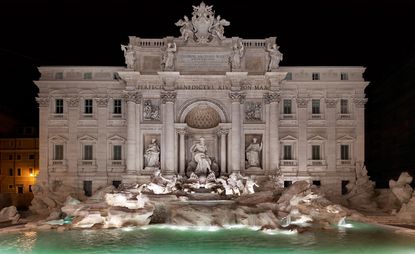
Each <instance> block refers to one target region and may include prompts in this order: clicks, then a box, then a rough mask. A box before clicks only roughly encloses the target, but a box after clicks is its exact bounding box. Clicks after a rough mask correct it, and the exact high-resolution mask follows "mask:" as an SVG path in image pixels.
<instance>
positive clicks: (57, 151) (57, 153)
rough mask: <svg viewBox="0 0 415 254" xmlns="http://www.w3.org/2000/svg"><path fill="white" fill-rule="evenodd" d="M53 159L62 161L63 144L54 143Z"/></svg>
mask: <svg viewBox="0 0 415 254" xmlns="http://www.w3.org/2000/svg"><path fill="white" fill-rule="evenodd" d="M53 160H56V161H62V160H63V145H62V144H54V146H53Z"/></svg>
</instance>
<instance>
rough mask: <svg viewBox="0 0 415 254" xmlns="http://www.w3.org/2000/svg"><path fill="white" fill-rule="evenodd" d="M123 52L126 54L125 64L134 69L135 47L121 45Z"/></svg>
mask: <svg viewBox="0 0 415 254" xmlns="http://www.w3.org/2000/svg"><path fill="white" fill-rule="evenodd" d="M121 50H122V51H123V52H124V57H125V64H126V65H127V68H128V69H134V63H135V55H134V49H133V46H132V45H131V44H129V45H122V44H121Z"/></svg>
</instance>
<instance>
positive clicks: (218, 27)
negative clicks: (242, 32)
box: [209, 15, 231, 40]
mask: <svg viewBox="0 0 415 254" xmlns="http://www.w3.org/2000/svg"><path fill="white" fill-rule="evenodd" d="M230 24H231V23H230V22H229V21H227V20H226V19H220V15H218V16H217V17H216V19H214V20H213V24H212V26H211V27H210V28H209V32H210V33H211V34H212V36H213V38H219V39H220V40H223V39H225V36H223V33H224V32H225V28H224V26H229V25H230Z"/></svg>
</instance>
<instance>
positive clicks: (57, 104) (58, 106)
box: [55, 99, 63, 114]
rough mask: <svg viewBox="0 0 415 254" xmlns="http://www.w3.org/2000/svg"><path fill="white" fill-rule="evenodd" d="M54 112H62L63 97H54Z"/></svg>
mask: <svg viewBox="0 0 415 254" xmlns="http://www.w3.org/2000/svg"><path fill="white" fill-rule="evenodd" d="M55 113H56V114H63V99H56V100H55Z"/></svg>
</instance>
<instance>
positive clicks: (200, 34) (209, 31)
mask: <svg viewBox="0 0 415 254" xmlns="http://www.w3.org/2000/svg"><path fill="white" fill-rule="evenodd" d="M212 7H213V6H212V5H211V6H208V5H206V4H205V3H204V2H202V3H200V5H199V6H193V13H192V19H191V20H189V18H188V17H187V16H184V18H183V19H180V20H179V21H177V22H176V23H175V25H176V26H180V27H181V28H180V33H181V38H182V39H184V41H189V40H191V41H195V42H197V43H209V42H211V41H213V40H214V39H215V38H217V39H219V40H223V39H225V36H224V35H223V34H224V30H225V29H224V26H229V25H230V22H229V21H227V20H225V19H221V17H220V16H219V15H218V16H217V17H216V18H215V12H214V11H213V10H212Z"/></svg>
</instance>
